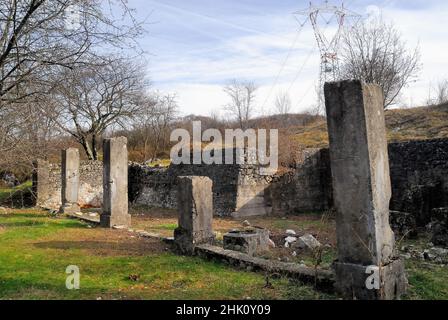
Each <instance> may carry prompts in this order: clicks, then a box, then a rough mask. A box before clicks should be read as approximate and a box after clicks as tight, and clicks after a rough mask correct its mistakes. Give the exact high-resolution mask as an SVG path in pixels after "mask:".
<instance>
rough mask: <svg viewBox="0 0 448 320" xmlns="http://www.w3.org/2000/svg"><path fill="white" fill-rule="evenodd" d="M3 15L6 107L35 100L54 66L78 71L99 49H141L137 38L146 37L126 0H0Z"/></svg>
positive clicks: (0, 82) (0, 70)
mask: <svg viewBox="0 0 448 320" xmlns="http://www.w3.org/2000/svg"><path fill="white" fill-rule="evenodd" d="M107 5H109V6H112V7H114V8H115V7H121V10H120V11H121V13H124V16H123V17H120V18H115V17H114V16H113V15H112V14H111V13H109V12H108V11H107V10H105V8H106V7H107ZM0 12H1V15H0V30H1V33H0V99H1V100H0V101H1V102H2V104H4V103H5V102H15V101H19V100H22V99H24V98H27V97H30V96H31V95H33V94H34V93H35V91H31V90H30V89H29V88H30V82H31V81H34V82H35V83H40V84H42V85H43V84H45V82H46V79H47V77H48V75H50V74H51V73H52V71H53V67H60V66H63V67H66V68H74V67H76V66H77V65H79V64H82V63H84V62H86V61H92V59H91V57H92V56H94V55H95V54H96V53H95V49H96V50H98V49H101V48H103V49H104V48H105V47H107V46H109V49H108V50H109V52H110V50H111V47H124V46H125V47H126V48H129V47H132V46H134V48H135V47H136V43H135V42H134V40H132V39H135V38H136V37H138V36H139V35H140V34H141V33H142V32H143V29H142V24H140V23H137V22H136V20H135V19H133V16H132V11H131V10H130V9H129V8H128V7H127V6H126V4H125V2H124V1H121V0H108V2H107V3H102V2H100V1H95V0H21V1H11V0H0ZM105 12H108V14H105ZM110 12H112V10H111V11H110ZM129 17H130V18H131V19H129ZM129 21H131V22H132V23H130V24H129V23H128V22H129ZM32 88H33V89H40V90H48V88H47V87H44V88H42V87H41V86H37V85H33V86H32ZM0 107H1V105H0Z"/></svg>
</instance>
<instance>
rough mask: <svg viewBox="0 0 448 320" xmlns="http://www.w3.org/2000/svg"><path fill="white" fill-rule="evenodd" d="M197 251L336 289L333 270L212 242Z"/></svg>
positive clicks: (231, 263)
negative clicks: (238, 249) (232, 248)
mask: <svg viewBox="0 0 448 320" xmlns="http://www.w3.org/2000/svg"><path fill="white" fill-rule="evenodd" d="M195 253H196V254H197V255H199V256H201V257H204V258H207V259H213V260H220V261H222V262H224V263H228V264H229V265H232V266H235V267H237V268H242V269H245V270H252V271H263V272H268V273H273V274H280V275H284V276H287V277H290V278H293V279H296V280H298V281H300V282H303V283H309V284H313V285H316V286H317V288H318V289H319V290H322V291H326V292H333V291H334V275H333V272H332V271H331V270H323V269H321V268H317V270H316V269H314V268H309V267H306V266H303V265H300V264H298V263H286V262H280V261H276V260H267V259H264V258H257V257H253V256H250V255H248V254H246V253H242V252H237V251H233V250H226V249H223V248H221V247H217V246H213V245H210V244H204V245H199V246H197V247H196V248H195Z"/></svg>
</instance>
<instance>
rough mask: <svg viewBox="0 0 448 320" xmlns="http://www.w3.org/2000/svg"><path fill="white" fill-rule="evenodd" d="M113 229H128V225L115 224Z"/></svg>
mask: <svg viewBox="0 0 448 320" xmlns="http://www.w3.org/2000/svg"><path fill="white" fill-rule="evenodd" d="M112 229H116V230H124V229H127V227H126V226H113V227H112Z"/></svg>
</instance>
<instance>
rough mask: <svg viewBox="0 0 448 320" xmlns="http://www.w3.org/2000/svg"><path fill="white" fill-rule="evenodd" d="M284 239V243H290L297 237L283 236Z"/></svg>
mask: <svg viewBox="0 0 448 320" xmlns="http://www.w3.org/2000/svg"><path fill="white" fill-rule="evenodd" d="M285 241H286V243H289V244H291V243H294V242H296V241H297V238H296V237H286V238H285Z"/></svg>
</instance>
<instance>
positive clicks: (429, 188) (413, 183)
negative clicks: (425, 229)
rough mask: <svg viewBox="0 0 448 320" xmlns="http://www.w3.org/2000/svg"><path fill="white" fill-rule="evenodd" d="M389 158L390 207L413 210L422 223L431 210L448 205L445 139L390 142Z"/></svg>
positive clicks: (405, 210)
mask: <svg viewBox="0 0 448 320" xmlns="http://www.w3.org/2000/svg"><path fill="white" fill-rule="evenodd" d="M389 159H390V173H391V179H392V200H391V204H390V206H391V209H392V210H396V211H403V212H409V213H413V214H414V216H415V218H416V220H417V225H418V226H425V225H426V224H427V223H429V222H430V221H431V211H432V209H434V208H440V207H447V206H448V140H447V139H439V140H428V141H411V142H406V143H392V144H390V145H389Z"/></svg>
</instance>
